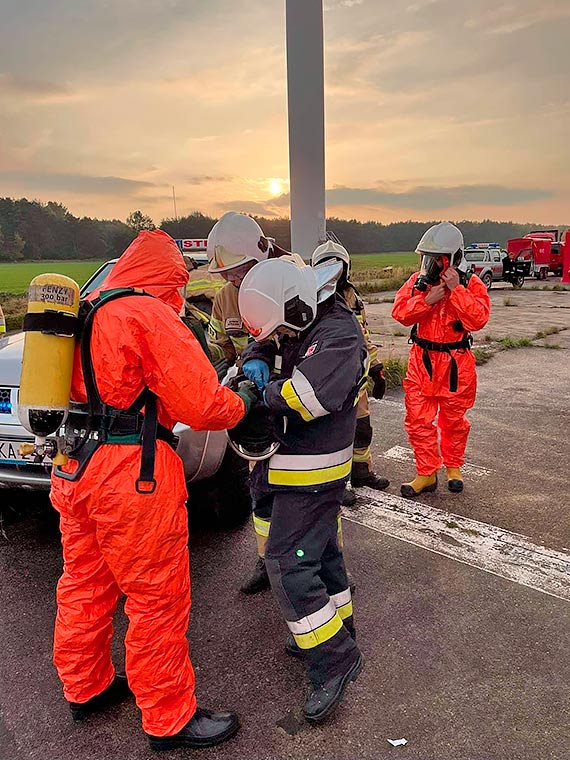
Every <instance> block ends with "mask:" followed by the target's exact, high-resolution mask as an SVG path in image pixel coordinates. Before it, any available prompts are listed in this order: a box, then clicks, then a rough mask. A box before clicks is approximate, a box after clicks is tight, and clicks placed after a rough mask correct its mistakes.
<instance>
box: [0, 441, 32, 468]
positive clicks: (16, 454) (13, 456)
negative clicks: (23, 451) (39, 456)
mask: <svg viewBox="0 0 570 760" xmlns="http://www.w3.org/2000/svg"><path fill="white" fill-rule="evenodd" d="M22 443H29V441H0V464H31V462H30V460H29V459H24V458H23V457H21V456H20V446H21V445H22Z"/></svg>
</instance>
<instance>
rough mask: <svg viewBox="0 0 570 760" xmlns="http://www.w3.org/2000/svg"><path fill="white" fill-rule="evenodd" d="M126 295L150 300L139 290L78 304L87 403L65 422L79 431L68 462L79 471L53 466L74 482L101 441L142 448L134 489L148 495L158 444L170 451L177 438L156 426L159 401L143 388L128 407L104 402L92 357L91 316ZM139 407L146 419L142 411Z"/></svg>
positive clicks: (72, 411) (74, 407)
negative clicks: (73, 461) (79, 306)
mask: <svg viewBox="0 0 570 760" xmlns="http://www.w3.org/2000/svg"><path fill="white" fill-rule="evenodd" d="M126 296H146V297H147V298H152V297H153V296H151V295H150V293H145V292H144V291H143V290H138V289H135V288H117V289H116V290H110V291H107V292H106V293H102V294H101V295H100V297H99V299H98V300H96V301H94V302H89V301H83V302H82V305H81V309H80V320H79V324H80V326H81V333H80V334H79V335H78V338H79V339H80V341H81V343H80V346H81V366H82V370H83V376H84V380H85V389H86V394H87V404H75V403H72V404H71V406H70V413H69V416H68V419H67V422H66V428H75V429H77V431H78V436H77V437H78V438H79V440H77V438H74V440H75V441H76V443H75V445H73V447H72V449H71V451H70V455H71V456H72V458H73V459H76V460H77V461H78V468H77V469H76V471H75V472H73V473H67V472H64V471H62V470H61V468H60V467H56V468H55V474H56V475H58V476H59V477H62V478H64V479H65V480H78V479H79V477H80V475H81V473H82V472H83V470H84V469H85V467H86V465H87V463H88V462H89V460H90V459H91V457H92V456H93V454H94V453H95V451H96V450H97V449H98V448H99V446H101V445H103V444H105V443H115V444H136V445H140V446H141V466H140V471H139V477H138V478H137V481H136V484H135V487H136V490H137V492H138V493H146V494H151V493H154V491H155V489H156V480H155V478H154V463H155V451H156V441H157V439H158V440H163V441H166V442H167V443H168V444H169V445H170V446H172V447H173V448H174V447H175V446H176V436H175V435H173V433H172V432H171V431H170V430H168V429H167V428H165V427H164V426H163V425H161V424H160V423H159V422H158V413H157V397H156V395H155V394H154V393H153V392H152V391H151V390H150V389H149V388H146V387H145V388H144V389H143V391H142V392H141V393H140V394H139V396H138V397H137V398H136V399H135V401H134V402H133V403H132V404H131V406H130V407H129V408H128V409H117V408H116V407H112V406H110V405H109V404H105V403H104V401H103V400H102V398H101V396H100V394H99V389H98V388H97V382H96V379H95V370H94V367H93V361H92V356H91V336H92V332H93V319H94V316H95V313H96V312H97V311H98V310H99V309H100V308H101V307H102V306H104V305H105V304H107V303H110V302H111V301H114V300H116V299H118V298H124V297H126ZM143 407H144V415H143V414H142V413H141V411H142V409H143Z"/></svg>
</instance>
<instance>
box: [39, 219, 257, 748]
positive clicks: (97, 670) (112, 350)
mask: <svg viewBox="0 0 570 760" xmlns="http://www.w3.org/2000/svg"><path fill="white" fill-rule="evenodd" d="M187 280H188V273H187V271H186V267H185V265H184V261H183V258H182V255H181V254H180V252H179V250H178V248H177V247H176V244H175V242H174V240H172V238H171V237H170V236H169V235H167V234H166V233H165V232H162V231H153V232H141V233H140V234H139V235H138V237H137V238H136V239H135V240H134V241H133V242H132V243H131V245H130V246H129V247H128V248H127V250H126V251H125V252H124V253H123V255H122V256H121V258H120V259H119V261H118V262H117V264H116V265H115V267H114V268H113V270H112V271H111V273H110V274H109V276H108V277H107V280H106V281H105V283H104V285H103V287H102V288H101V290H111V289H114V288H120V287H131V286H132V287H136V288H142V289H144V290H145V292H147V293H149V294H150V295H152V296H154V298H144V297H142V298H141V297H136V296H126V297H124V298H119V299H117V300H115V301H112V302H110V303H108V304H106V305H105V306H103V307H102V308H101V309H100V310H99V311H98V312H97V313H96V314H95V318H94V323H93V333H92V340H91V354H92V361H93V365H94V371H95V378H96V381H97V387H98V390H99V393H100V395H101V397H102V399H103V401H104V402H105V403H106V404H110V405H112V406H114V407H117V408H120V409H127V408H128V407H129V406H130V405H131V404H132V403H133V402H134V401H135V399H136V398H137V397H138V396H139V394H140V393H141V391H142V390H143V389H144V387H145V386H146V387H148V388H149V389H150V390H151V391H152V392H153V393H155V394H156V396H157V397H158V402H157V409H158V420H159V422H160V423H161V424H162V425H164V426H165V427H167V428H168V429H170V430H171V429H172V427H173V425H174V423H175V422H176V421H180V422H183V423H185V424H187V425H190V426H191V427H192V428H194V429H195V430H220V429H224V428H228V427H233V426H234V425H235V424H237V422H239V420H240V419H242V417H243V415H244V403H243V401H242V400H241V399H240V398H239V397H238V396H237V395H236V394H234V393H233V392H232V391H230V390H229V389H227V388H224V387H221V386H220V385H219V383H218V378H217V376H216V372H215V370H214V368H213V367H212V366H211V364H210V363H209V361H208V359H207V358H206V356H205V354H204V353H203V351H202V349H201V348H200V346H199V344H198V342H197V340H196V339H195V338H194V336H193V335H192V334H191V332H190V331H189V330H188V328H187V327H186V326H185V325H184V324H183V323H182V321H181V320H180V318H179V316H178V314H179V312H180V309H181V307H182V303H183V298H182V295H181V292H183V288H184V286H185V285H186V282H187ZM93 295H95V294H93ZM72 399H73V400H75V401H79V402H85V400H86V393H85V385H84V382H83V376H82V371H81V360H80V355H79V351H77V352H76V356H75V364H74V372H73V383H72ZM140 462H141V446H140V445H125V444H105V445H102V446H100V447H99V448H98V449H97V450H96V451H95V454H94V455H93V457H92V458H91V460H90V461H89V463H88V464H87V467H86V469H85V471H84V473H83V474H82V475H81V477H80V478H79V479H78V480H77V481H68V480H64V479H62V478H60V477H57V476H56V475H53V476H52V487H51V500H52V503H53V505H54V507H55V508H56V509H57V510H58V511H59V513H60V515H61V522H60V525H61V535H62V544H63V556H64V568H63V575H62V577H61V579H60V581H59V584H58V587H57V617H56V624H55V638H54V662H55V665H56V668H57V671H58V673H59V676H60V678H61V680H62V682H63V689H64V695H65V697H66V699H67V700H68V701H70V702H80V703H81V702H86V701H87V700H89V699H91V698H92V697H93V696H95V695H97V694H99V693H100V692H102V691H103V690H104V689H106V688H107V686H109V685H110V683H111V682H112V681H113V678H114V668H113V664H112V662H111V637H112V634H113V623H112V621H113V614H114V612H115V609H116V607H117V603H118V601H119V597H120V595H121V594H125V595H126V603H125V611H126V613H127V616H128V618H129V627H128V631H127V635H126V638H125V648H126V671H127V677H128V681H129V686H130V688H131V690H132V691H133V693H134V695H135V697H136V701H137V705H138V706H139V708H140V709H141V711H142V721H143V728H144V730H145V731H146V732H147V733H149V734H152V735H154V736H166V735H171V734H175V733H176V732H178V731H179V730H180V729H181V728H182V727H183V726H184V725H185V724H186V723H187V722H188V721H189V720H190V719H191V718H192V716H193V714H194V712H195V710H196V698H195V696H194V672H193V669H192V665H191V662H190V658H189V653H188V642H187V639H186V630H187V627H188V620H189V613H190V573H189V559H188V522H187V512H186V507H185V501H186V498H187V495H188V494H187V491H186V483H185V479H184V472H183V467H182V461H181V460H180V458H179V457H178V455H177V454H176V453H175V452H174V451H173V449H172V448H171V447H170V446H169V445H168V443H166V442H165V441H162V440H158V441H157V442H156V459H155V475H154V477H155V479H156V483H157V485H156V490H155V491H154V493H152V494H150V493H138V492H137V490H136V488H135V481H136V480H137V478H138V476H139V469H140ZM75 466H76V463H75V462H74V461H73V460H70V462H69V464H68V465H67V466H66V468H69V470H70V471H73V468H74V467H75Z"/></svg>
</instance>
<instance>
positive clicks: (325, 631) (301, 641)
mask: <svg viewBox="0 0 570 760" xmlns="http://www.w3.org/2000/svg"><path fill="white" fill-rule="evenodd" d="M341 628H342V619H341V617H340V615H339V614H338V612H335V614H334V617H333V618H332V619H331V620H329V622H328V623H325V624H324V625H321V627H320V628H317V629H316V630H314V631H311V632H310V633H301V634H299V633H294V634H293V638H294V639H295V641H296V643H297V646H298V647H299V648H300V649H312V648H313V647H318V646H319V644H324V643H325V641H328V640H329V639H332V637H333V636H336V634H337V633H338V632H339V631H340V629H341Z"/></svg>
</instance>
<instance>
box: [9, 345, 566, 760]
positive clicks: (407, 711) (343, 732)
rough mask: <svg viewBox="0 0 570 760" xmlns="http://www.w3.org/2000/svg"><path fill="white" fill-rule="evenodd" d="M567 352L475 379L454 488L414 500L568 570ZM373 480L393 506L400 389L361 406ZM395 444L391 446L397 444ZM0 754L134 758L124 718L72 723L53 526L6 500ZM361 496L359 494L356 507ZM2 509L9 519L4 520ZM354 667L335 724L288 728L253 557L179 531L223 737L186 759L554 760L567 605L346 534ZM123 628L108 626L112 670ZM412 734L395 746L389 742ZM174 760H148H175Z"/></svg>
mask: <svg viewBox="0 0 570 760" xmlns="http://www.w3.org/2000/svg"><path fill="white" fill-rule="evenodd" d="M569 376H570V351H568V350H566V349H560V350H555V351H554V350H551V349H550V350H549V349H541V348H533V349H521V350H516V351H515V350H512V351H505V352H502V353H500V354H498V355H497V356H495V357H494V358H493V359H492V360H491V361H490V362H489V363H488V364H486V365H485V366H483V367H481V368H480V371H479V386H480V388H479V396H478V400H477V404H476V407H475V409H474V410H473V412H472V413H471V420H472V422H473V429H472V435H471V438H470V444H469V448H468V461H469V463H470V464H471V465H472V466H473V468H474V469H473V472H474V473H478V474H477V476H475V475H473V476H472V477H471V478H469V477H468V478H467V480H466V488H465V492H464V493H463V494H461V495H458V496H457V495H451V494H449V493H448V492H447V491H446V490H445V489H443V488H442V487H440V488H439V490H438V491H437V492H436V493H435V494H433V495H426V496H424V497H422V499H421V501H422V503H423V504H429V505H431V506H433V507H434V508H436V509H438V510H442V511H443V512H445V513H450V514H455V515H459V516H465V517H466V518H471V519H473V520H479V521H481V522H485V523H489V524H492V525H495V526H499V527H501V528H504V529H506V530H509V531H513V532H515V533H520V534H523V535H524V536H526V537H527V538H528V539H529V540H530V541H532V542H534V543H536V544H537V545H541V544H542V545H544V546H546V547H550V548H552V549H556V550H558V551H560V552H562V553H564V552H567V553H568V556H569V561H570V551H569V550H568V547H570V517H569V516H568V508H567V502H568V489H567V486H566V481H567V472H568V451H569V446H568V440H567V435H568V434H567V430H568V423H569V422H570V411H569V410H570V385H569V384H568V377H569ZM372 413H373V422H374V427H375V443H374V454H375V458H376V463H377V469H378V470H379V471H382V472H383V473H386V474H387V476H388V477H389V478H390V479H391V480H392V485H391V486H390V488H389V491H390V492H392V493H394V494H397V493H398V491H399V484H400V483H401V482H402V480H404V479H407V478H408V477H409V476H410V474H411V472H412V470H413V463H411V462H406V461H405V459H406V458H405V456H401V457H400V458H399V459H398V458H394V456H393V455H390V452H392V454H393V452H394V449H395V448H396V451H397V452H401V451H402V450H404V449H405V448H406V447H408V443H407V440H406V437H405V434H404V431H403V428H402V419H403V405H402V396H401V394H400V393H392V394H390V395H389V396H388V397H387V399H386V401H383V402H379V403H377V404H373V405H372ZM398 447H399V448H398ZM0 498H2V513H3V514H4V516H5V517H6V519H5V521H4V523H3V524H2V530H3V533H4V535H3V536H0V579H1V583H0V611H1V613H0V640H1V641H2V645H3V653H2V657H1V658H0V683H1V691H0V758H2V760H4V758H6V759H8V758H9V759H10V760H24V759H26V760H27V759H28V758H32V759H33V760H64V759H65V760H115V758H116V759H117V760H142V759H144V760H146V759H147V758H151V757H153V756H154V755H153V753H152V752H151V751H150V750H149V749H148V746H147V744H146V740H145V737H144V735H143V734H142V731H141V728H140V718H139V714H138V710H137V708H136V706H135V705H134V703H127V704H123V705H121V706H119V707H117V708H115V709H113V710H112V711H110V712H109V713H107V714H106V715H104V716H103V715H100V716H94V717H93V718H92V719H90V720H89V721H88V722H87V723H85V724H82V725H75V724H73V723H72V721H71V719H70V716H69V713H68V710H67V707H66V705H65V702H64V701H63V698H62V696H61V691H60V686H59V683H58V680H57V677H56V674H55V671H54V668H53V665H52V663H51V645H52V628H53V618H54V613H55V604H54V590H55V584H56V581H57V577H58V575H59V573H60V570H61V557H60V547H59V537H58V532H57V522H56V520H55V519H54V516H53V514H51V513H50V511H49V508H48V507H47V506H46V504H45V503H42V500H41V499H39V500H38V499H36V498H31V497H30V496H28V495H26V494H23V493H19V494H18V493H14V492H11V493H1V492H0ZM359 498H360V499H361V500H362V499H364V498H365V497H364V496H362V495H361V496H360V497H359ZM12 508H13V509H15V511H16V512H19V513H20V517H14V516H13V510H12ZM344 526H345V536H346V555H347V563H348V565H349V567H350V569H351V572H352V573H353V575H354V577H355V579H356V582H357V591H356V595H355V619H356V624H357V627H358V641H359V644H360V646H361V648H362V651H363V653H364V656H365V658H366V667H365V670H364V671H363V673H362V674H361V676H360V677H359V679H358V680H357V681H356V682H355V683H354V684H352V685H351V686H350V687H349V689H348V691H347V696H346V698H345V701H344V702H343V704H342V706H341V707H340V708H339V710H338V712H337V713H336V715H335V717H334V719H332V720H331V721H330V722H329V723H327V724H325V725H323V726H322V727H319V728H313V727H310V726H308V725H307V724H305V723H304V722H303V721H302V720H301V719H300V709H301V706H302V704H303V699H304V696H305V695H306V691H307V685H306V681H305V678H304V675H303V670H302V666H301V664H300V663H299V662H298V661H296V660H294V659H291V658H290V657H288V656H287V655H286V653H285V652H284V649H283V643H284V639H285V634H286V631H285V627H284V624H283V622H282V621H281V619H280V616H279V613H278V610H277V608H276V605H275V603H274V602H273V600H272V597H271V595H270V593H264V594H262V595H260V596H257V597H250V598H247V597H243V596H240V594H239V593H238V591H237V588H238V586H239V582H240V579H241V578H242V577H243V576H244V575H245V574H246V573H247V572H248V570H249V568H250V567H251V565H252V563H253V560H254V540H253V536H252V532H251V530H250V528H249V527H248V526H244V527H243V528H242V529H240V530H238V531H234V532H232V533H216V532H204V531H202V532H199V533H193V534H192V536H191V562H192V580H193V610H192V620H191V625H190V630H189V638H190V645H191V653H192V659H193V662H194V665H195V668H196V676H197V693H198V699H199V703H200V704H201V705H202V706H205V707H210V708H218V707H219V708H231V709H235V710H237V711H238V712H239V713H240V715H241V716H242V722H243V727H242V730H241V732H240V733H239V734H238V736H237V737H236V738H235V739H234V740H232V741H231V742H229V743H227V744H225V745H222V746H220V747H219V748H215V749H211V750H203V751H201V753H197V752H188V753H187V754H188V755H190V756H192V755H194V756H201V757H204V758H215V759H216V760H218V758H219V759H220V760H222V759H223V760H226V758H227V759H228V760H229V759H230V758H231V759H232V760H234V759H235V758H248V760H289V759H291V760H382V759H383V758H401V760H495V758H497V759H499V758H501V759H502V758H504V759H505V760H536V758H541V760H550V759H556V760H568V758H569V757H570V720H569V719H570V710H569V707H568V705H569V704H570V654H569V652H570V626H569V622H570V606H569V603H568V602H567V601H565V600H563V599H559V598H555V597H552V596H549V595H547V594H545V593H541V592H540V591H537V590H534V589H532V588H527V587H525V586H523V585H520V584H518V583H514V582H512V581H509V580H506V579H505V578H502V577H498V576H497V575H494V574H491V573H488V572H484V571H483V570H481V569H477V568H475V567H472V566H470V565H469V564H465V563H463V562H457V561H455V560H454V559H452V558H449V557H447V556H443V555H442V554H440V553H437V552H434V551H427V550H426V549H424V548H421V547H419V546H417V545H415V544H414V543H410V542H407V541H401V540H397V539H394V538H391V537H389V536H387V535H384V534H383V533H381V532H378V531H377V530H371V529H369V528H367V527H365V526H363V525H358V524H355V523H353V522H351V521H349V520H345V522H344ZM125 627H126V620H125V616H124V614H123V613H122V612H120V613H119V614H118V616H117V625H116V636H115V641H114V649H115V659H116V663H117V665H118V666H119V667H120V666H121V664H122V662H123V660H124V652H123V648H122V637H123V635H124V632H125ZM401 738H405V739H407V742H408V743H407V744H406V745H405V746H400V747H392V746H391V745H390V744H389V742H388V739H393V740H394V739H401ZM183 756H185V753H184V752H181V751H177V752H172V753H165V754H163V755H162V757H164V758H166V759H168V758H173V759H174V758H180V757H183Z"/></svg>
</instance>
